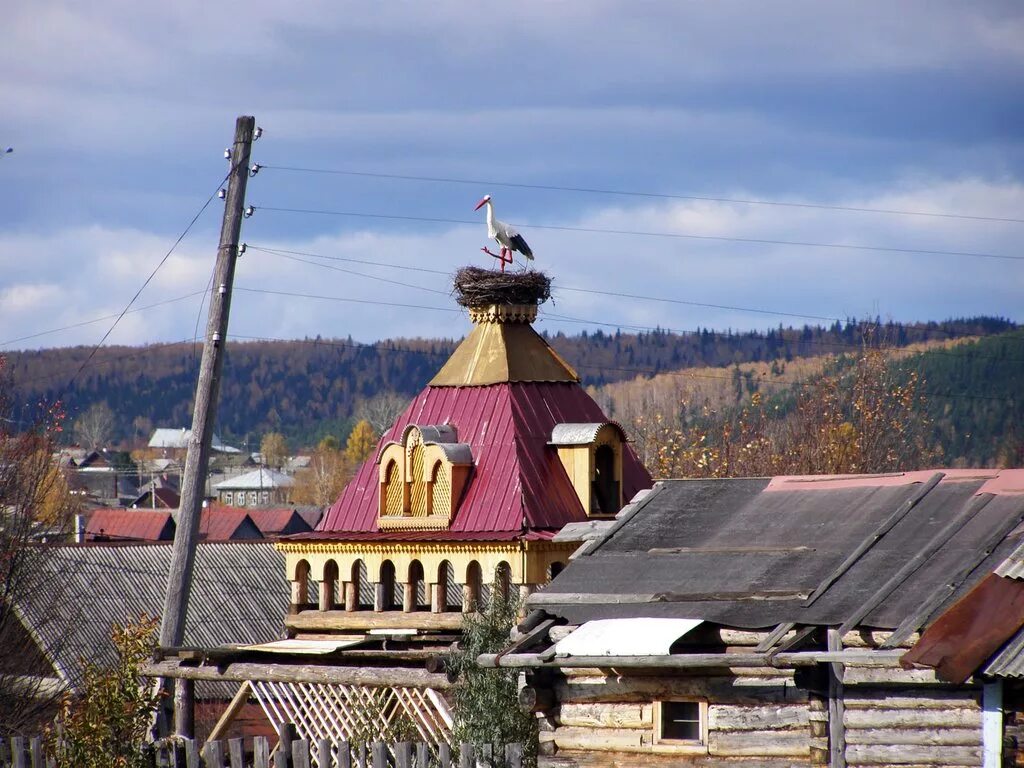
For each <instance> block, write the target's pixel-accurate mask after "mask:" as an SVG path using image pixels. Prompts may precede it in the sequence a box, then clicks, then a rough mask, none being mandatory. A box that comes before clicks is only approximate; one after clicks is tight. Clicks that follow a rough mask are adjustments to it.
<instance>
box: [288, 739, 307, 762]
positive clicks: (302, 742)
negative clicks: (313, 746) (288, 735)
mask: <svg viewBox="0 0 1024 768" xmlns="http://www.w3.org/2000/svg"><path fill="white" fill-rule="evenodd" d="M292 766H293V768H310V765H309V739H295V741H293V742H292Z"/></svg>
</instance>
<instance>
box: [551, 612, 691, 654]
mask: <svg viewBox="0 0 1024 768" xmlns="http://www.w3.org/2000/svg"><path fill="white" fill-rule="evenodd" d="M700 623H701V620H700V619H644V618H638V619H597V620H595V621H588V622H586V623H585V624H583V625H581V626H580V628H579V629H577V630H575V631H574V632H573V633H572V634H570V635H568V636H567V637H565V638H563V639H562V640H559V641H558V642H557V643H555V656H667V655H668V653H669V649H670V648H671V647H672V643H674V642H675V641H676V640H678V639H679V638H680V637H682V636H683V635H685V634H686V633H687V632H689V631H690V630H691V629H693V628H694V627H696V626H698V625H699V624H700Z"/></svg>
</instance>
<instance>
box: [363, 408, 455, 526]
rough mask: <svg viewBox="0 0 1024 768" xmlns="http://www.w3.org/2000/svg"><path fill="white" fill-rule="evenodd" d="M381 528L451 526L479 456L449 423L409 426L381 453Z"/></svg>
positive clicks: (379, 502)
mask: <svg viewBox="0 0 1024 768" xmlns="http://www.w3.org/2000/svg"><path fill="white" fill-rule="evenodd" d="M377 465H378V467H379V471H378V477H379V482H380V489H379V496H378V515H377V525H378V527H379V528H380V529H381V530H393V529H413V530H415V529H420V530H438V529H444V528H448V526H449V525H451V521H452V517H454V515H455V510H456V509H457V507H458V503H459V499H460V498H461V497H462V491H463V489H464V488H465V487H466V482H467V481H468V480H469V473H470V470H471V469H472V466H473V454H472V451H471V450H470V448H469V445H467V444H466V443H457V442H455V429H454V428H453V427H452V426H450V425H448V424H442V425H440V426H423V427H418V426H408V427H406V428H405V431H404V432H403V433H402V441H401V442H400V443H399V442H390V443H387V444H385V445H384V446H383V447H382V448H381V451H380V454H379V455H378V456H377Z"/></svg>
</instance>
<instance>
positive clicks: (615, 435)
mask: <svg viewBox="0 0 1024 768" xmlns="http://www.w3.org/2000/svg"><path fill="white" fill-rule="evenodd" d="M625 444H626V433H625V432H624V431H623V429H622V427H621V426H620V425H619V424H617V423H615V422H614V421H606V422H604V423H594V424H557V425H556V426H555V428H554V429H553V430H552V432H551V441H550V445H553V446H555V447H556V448H557V449H558V458H559V460H560V461H561V463H562V466H563V467H564V468H565V473H566V474H567V475H568V476H569V480H570V481H571V482H572V485H573V488H575V489H576V494H577V495H578V496H579V499H580V503H581V504H582V505H583V509H584V511H585V512H586V513H587V514H588V515H614V514H615V513H616V512H618V511H619V510H620V509H622V505H623V499H622V451H623V447H624V446H625Z"/></svg>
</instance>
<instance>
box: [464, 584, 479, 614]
mask: <svg viewBox="0 0 1024 768" xmlns="http://www.w3.org/2000/svg"><path fill="white" fill-rule="evenodd" d="M476 601H477V596H476V594H475V592H474V590H473V585H472V584H463V585H462V612H463V613H472V612H473V611H475V610H476Z"/></svg>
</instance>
